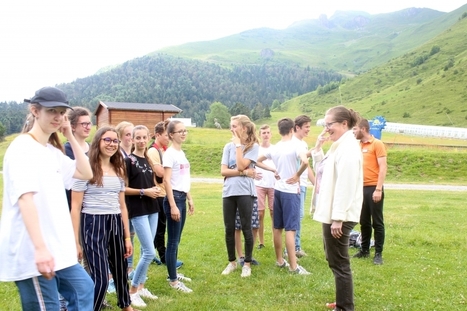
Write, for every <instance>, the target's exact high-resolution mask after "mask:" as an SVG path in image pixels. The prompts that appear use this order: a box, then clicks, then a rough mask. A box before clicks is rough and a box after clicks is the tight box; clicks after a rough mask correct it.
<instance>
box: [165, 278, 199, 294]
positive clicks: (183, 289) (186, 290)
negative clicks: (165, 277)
mask: <svg viewBox="0 0 467 311" xmlns="http://www.w3.org/2000/svg"><path fill="white" fill-rule="evenodd" d="M169 285H170V287H172V288H173V289H176V290H179V291H181V292H184V293H191V292H193V290H192V289H190V288H188V287H186V286H185V284H183V283H182V282H180V281H178V282H177V283H176V284H174V285H172V284H170V283H169Z"/></svg>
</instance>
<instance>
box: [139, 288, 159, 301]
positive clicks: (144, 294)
mask: <svg viewBox="0 0 467 311" xmlns="http://www.w3.org/2000/svg"><path fill="white" fill-rule="evenodd" d="M138 295H139V296H140V297H144V298H149V299H154V300H155V299H158V298H159V297H157V296H156V295H153V294H151V292H150V291H149V290H148V289H147V288H142V289H140V290H139V291H138Z"/></svg>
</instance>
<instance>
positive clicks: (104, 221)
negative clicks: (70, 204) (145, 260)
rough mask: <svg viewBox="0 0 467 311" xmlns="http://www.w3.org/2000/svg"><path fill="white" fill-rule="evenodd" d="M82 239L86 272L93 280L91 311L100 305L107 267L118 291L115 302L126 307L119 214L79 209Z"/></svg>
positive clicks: (124, 270) (123, 259)
mask: <svg viewBox="0 0 467 311" xmlns="http://www.w3.org/2000/svg"><path fill="white" fill-rule="evenodd" d="M81 241H82V242H81V243H82V247H83V253H84V256H86V260H87V262H88V268H89V273H90V275H91V278H92V280H93V281H94V311H99V310H101V308H102V302H103V301H104V298H105V294H106V292H107V287H108V285H109V276H108V272H109V269H110V272H111V273H112V277H113V279H114V283H115V289H116V291H117V300H118V302H117V305H118V306H119V307H120V308H125V307H128V306H129V305H130V303H131V300H130V294H129V289H128V275H127V267H128V262H127V260H126V258H125V257H124V255H125V244H124V230H123V222H122V217H121V214H107V215H92V214H85V213H82V214H81Z"/></svg>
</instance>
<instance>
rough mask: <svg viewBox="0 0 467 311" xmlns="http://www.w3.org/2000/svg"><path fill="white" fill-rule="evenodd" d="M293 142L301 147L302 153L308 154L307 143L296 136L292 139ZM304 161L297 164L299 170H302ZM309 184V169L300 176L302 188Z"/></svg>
mask: <svg viewBox="0 0 467 311" xmlns="http://www.w3.org/2000/svg"><path fill="white" fill-rule="evenodd" d="M292 139H293V140H295V141H297V143H298V145H299V146H300V148H301V150H300V152H307V151H308V145H307V143H306V141H304V140H300V139H298V138H297V137H296V136H295V135H294V136H293V137H292ZM301 164H302V161H301V160H300V159H299V160H298V162H297V170H298V169H299V168H300V166H301ZM307 184H308V169H306V170H304V171H303V173H302V175H300V186H305V187H306V185H307Z"/></svg>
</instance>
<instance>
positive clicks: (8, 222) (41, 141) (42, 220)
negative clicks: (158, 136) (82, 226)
mask: <svg viewBox="0 0 467 311" xmlns="http://www.w3.org/2000/svg"><path fill="white" fill-rule="evenodd" d="M26 101H27V102H30V103H31V104H30V106H29V111H30V115H29V116H28V117H27V121H26V125H25V129H26V130H25V131H24V132H23V133H24V134H22V135H19V136H18V137H16V138H15V139H14V140H13V142H12V143H11V144H10V146H9V147H8V149H7V151H6V153H5V157H4V159H3V185H4V190H3V210H2V217H1V223H0V262H1V263H2V264H1V265H0V280H1V281H7V282H10V281H14V282H15V283H16V286H17V287H18V290H19V293H20V298H21V305H22V309H23V310H27V311H36V310H44V309H47V310H59V309H60V305H59V299H58V295H57V292H59V293H60V294H61V295H62V296H63V297H64V298H65V299H66V300H67V301H68V302H69V304H68V310H70V311H77V310H80V311H88V310H91V309H92V301H93V283H92V279H91V278H90V277H89V275H88V274H87V273H86V271H84V269H83V268H82V267H81V266H80V265H79V263H78V260H77V252H76V247H75V243H74V234H73V226H72V223H71V218H70V215H69V211H68V210H67V208H66V207H67V205H68V204H67V199H66V195H65V192H64V191H63V189H64V188H65V189H69V188H70V187H71V186H72V183H73V178H76V179H82V180H87V179H90V178H92V170H91V166H90V165H89V161H88V158H87V157H86V155H85V154H84V152H83V150H82V149H81V147H80V146H79V144H78V142H77V141H76V139H75V138H74V136H73V133H72V130H71V126H70V123H69V122H68V119H67V117H66V115H65V114H66V110H67V109H69V108H71V107H70V106H69V105H68V100H67V98H66V95H65V93H63V92H62V91H61V90H59V89H57V88H55V87H44V88H42V89H40V90H38V91H36V94H35V96H34V97H33V98H31V99H30V100H26ZM57 132H61V133H62V134H63V135H64V136H65V138H67V139H68V141H69V142H70V144H71V147H72V149H73V152H74V154H75V160H71V159H70V158H68V157H67V156H66V155H65V154H64V153H63V148H62V146H61V144H60V139H59V136H58V134H57ZM31 155H34V161H31ZM6 263H8V264H6Z"/></svg>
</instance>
